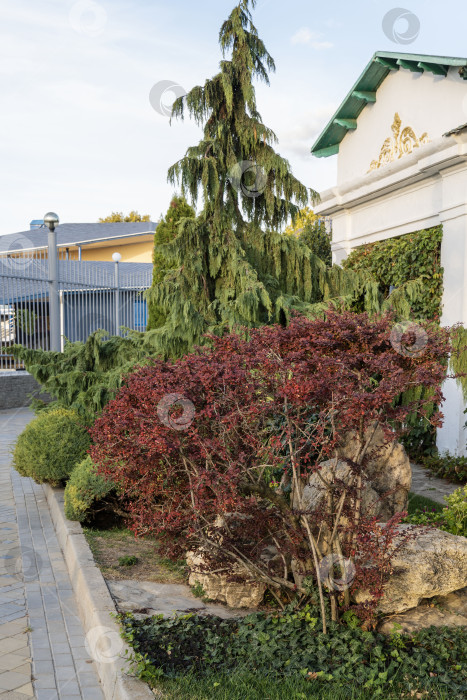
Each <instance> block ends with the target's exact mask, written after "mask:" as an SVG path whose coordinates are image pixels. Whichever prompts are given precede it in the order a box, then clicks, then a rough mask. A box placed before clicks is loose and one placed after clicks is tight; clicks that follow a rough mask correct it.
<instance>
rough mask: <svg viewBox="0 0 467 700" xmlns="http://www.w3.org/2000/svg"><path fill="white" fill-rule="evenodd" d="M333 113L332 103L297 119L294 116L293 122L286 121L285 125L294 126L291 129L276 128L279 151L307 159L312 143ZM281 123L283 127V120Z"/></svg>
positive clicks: (334, 108) (334, 109)
mask: <svg viewBox="0 0 467 700" xmlns="http://www.w3.org/2000/svg"><path fill="white" fill-rule="evenodd" d="M335 111H336V105H335V104H334V103H332V104H326V105H322V106H320V107H318V108H316V109H314V110H310V111H308V112H306V113H305V114H303V115H300V117H299V118H298V119H297V118H296V116H295V119H294V121H293V122H291V121H290V120H287V124H291V123H293V124H294V125H293V127H292V128H290V127H285V128H284V129H281V128H280V127H279V128H278V129H277V128H276V131H277V133H278V136H279V143H280V147H281V149H282V150H284V151H286V152H288V153H291V154H292V153H293V154H294V155H296V156H299V157H300V158H305V159H309V158H310V157H311V156H310V149H311V146H312V145H313V142H314V141H315V139H316V138H317V136H318V135H319V133H320V132H321V131H322V129H323V128H324V127H325V126H326V123H327V122H328V121H329V119H330V118H331V116H332V114H334V112H335ZM283 123H284V125H285V123H286V122H285V120H284V122H283Z"/></svg>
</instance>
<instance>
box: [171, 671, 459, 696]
mask: <svg viewBox="0 0 467 700" xmlns="http://www.w3.org/2000/svg"><path fill="white" fill-rule="evenodd" d="M158 689H160V690H161V692H162V694H163V697H164V698H167V699H168V700H175V699H176V700H305V699H306V700H308V698H310V699H316V700H371V698H373V697H375V698H376V697H382V696H381V695H376V694H374V693H372V692H371V691H370V690H367V689H361V690H358V689H355V688H352V687H349V688H348V689H344V688H339V687H337V686H336V685H334V684H332V683H323V682H318V681H308V680H306V679H305V678H303V677H301V676H292V677H290V678H285V679H282V680H278V679H277V678H268V677H267V676H266V677H265V676H259V675H254V674H247V673H244V674H241V673H238V674H232V675H229V676H226V675H212V676H209V678H203V679H197V678H194V677H192V676H183V677H179V678H177V679H176V680H166V681H163V682H161V683H160V684H159V685H158ZM404 697H417V695H416V694H414V695H410V694H409V693H408V692H406V694H404V693H403V692H402V691H400V690H397V691H393V692H391V691H390V690H389V688H388V690H387V691H384V700H400V698H404ZM418 697H421V698H427V700H428V694H424V695H423V694H419V695H418ZM449 697H450V696H449V694H447V693H446V692H445V691H443V690H441V689H440V690H439V691H434V692H433V691H430V695H429V700H448V698H449Z"/></svg>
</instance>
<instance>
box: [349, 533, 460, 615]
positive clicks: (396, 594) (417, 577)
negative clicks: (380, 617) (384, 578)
mask: <svg viewBox="0 0 467 700" xmlns="http://www.w3.org/2000/svg"><path fill="white" fill-rule="evenodd" d="M411 527H413V526H411V525H399V532H400V535H399V536H397V537H396V538H395V540H394V545H395V546H397V544H398V543H399V542H400V537H401V536H402V535H403V533H404V532H405V531H406V530H407V528H411ZM392 566H393V574H392V575H391V577H390V579H389V581H388V582H387V583H386V584H385V586H384V595H383V597H382V598H381V600H380V603H379V605H378V610H379V611H380V612H382V613H385V614H389V613H401V612H404V611H406V610H409V609H410V608H415V607H416V606H417V605H418V604H419V603H420V601H421V600H422V599H424V598H434V597H435V596H446V595H448V594H449V593H452V592H454V591H458V590H460V589H462V588H465V586H467V538H466V537H458V536H457V535H451V534H449V533H448V532H444V531H443V530H437V529H436V528H430V529H423V530H420V532H419V533H418V534H417V535H416V537H415V539H413V540H410V541H409V542H408V543H407V544H406V545H405V546H404V547H403V548H402V549H401V550H400V551H399V552H397V553H396V554H395V555H394V558H393V560H392ZM366 598H367V594H366V593H365V591H357V592H356V593H355V600H356V602H359V603H360V602H363V601H364V600H365V599H366Z"/></svg>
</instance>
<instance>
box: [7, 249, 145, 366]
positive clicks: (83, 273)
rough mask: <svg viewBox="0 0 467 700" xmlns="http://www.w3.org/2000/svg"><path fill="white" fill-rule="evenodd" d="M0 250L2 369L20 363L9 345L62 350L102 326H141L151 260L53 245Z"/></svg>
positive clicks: (113, 330)
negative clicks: (95, 256)
mask: <svg viewBox="0 0 467 700" xmlns="http://www.w3.org/2000/svg"><path fill="white" fill-rule="evenodd" d="M49 250H50V248H49V249H43V250H34V251H22V252H21V253H13V254H12V253H9V254H0V370H5V369H21V368H22V363H21V362H19V361H16V360H15V359H14V358H13V356H12V355H11V353H10V352H9V348H11V346H12V345H14V344H21V345H24V346H26V347H28V348H33V349H38V348H41V349H43V350H50V349H53V350H62V351H63V348H64V345H65V343H66V342H67V341H70V342H75V341H85V340H86V339H87V338H88V336H89V335H90V333H92V332H94V331H96V330H98V329H104V330H105V331H107V332H108V334H109V335H118V334H122V333H124V332H125V331H124V330H123V327H124V328H130V329H133V330H138V331H144V330H145V329H146V323H147V306H146V301H145V299H144V297H143V292H144V291H145V290H146V289H148V288H149V287H150V286H151V281H152V265H151V264H150V263H121V262H120V263H116V262H98V261H88V260H86V261H83V260H77V259H71V258H70V256H69V255H68V252H67V251H66V250H65V249H58V248H56V249H55V251H56V253H55V256H54V251H53V250H52V255H51V256H49Z"/></svg>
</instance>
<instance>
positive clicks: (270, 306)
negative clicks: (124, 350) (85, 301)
mask: <svg viewBox="0 0 467 700" xmlns="http://www.w3.org/2000/svg"><path fill="white" fill-rule="evenodd" d="M254 5H255V2H254V0H241V2H239V4H238V5H237V6H236V7H235V8H234V9H233V11H232V13H231V14H230V17H229V18H228V19H227V20H226V22H224V24H223V25H222V27H221V31H220V36H219V43H220V46H221V49H222V52H223V54H224V56H225V55H226V54H227V53H228V52H229V53H231V56H230V60H222V61H221V64H220V72H219V73H218V74H217V75H215V76H214V77H213V78H211V79H209V80H207V81H206V82H205V84H204V86H202V87H201V86H197V87H195V88H193V89H192V90H191V91H190V92H189V93H188V95H186V96H184V97H183V98H179V99H178V100H177V101H176V102H175V104H174V107H173V117H174V118H182V119H183V118H184V116H185V114H188V115H189V116H190V117H192V118H193V119H194V120H195V122H196V123H197V124H200V125H202V126H203V129H204V133H203V138H202V140H201V141H200V143H199V144H198V145H197V146H193V147H191V148H189V149H188V150H187V152H186V154H185V156H184V157H183V158H182V159H181V160H179V161H178V162H177V163H175V165H173V166H172V167H171V168H170V170H169V180H170V182H172V183H173V184H175V183H178V184H179V185H180V186H181V189H182V193H183V194H188V195H190V196H191V198H192V200H193V202H197V201H198V199H199V196H200V195H202V198H203V205H204V206H203V210H202V212H201V213H200V215H199V216H198V217H197V218H196V219H192V218H187V219H184V220H182V221H181V223H180V225H179V233H178V236H177V237H176V239H175V240H174V241H173V243H172V244H168V245H167V246H166V249H165V250H166V254H167V255H168V256H169V257H173V259H174V260H175V261H177V264H176V267H175V268H174V269H173V271H170V272H168V273H167V274H166V275H165V276H164V279H163V280H162V281H160V282H159V283H157V284H156V285H155V286H154V287H153V288H152V289H151V290H150V292H149V293H148V299H149V303H150V306H151V307H154V306H156V307H159V309H161V310H162V312H163V314H164V315H165V319H166V322H165V324H164V325H162V326H160V327H158V328H156V329H155V330H153V331H150V332H149V333H148V337H147V344H148V346H149V347H151V348H153V349H154V350H155V351H157V352H161V353H162V354H163V355H165V356H180V355H182V354H183V353H185V352H186V351H187V350H189V349H190V348H191V347H192V345H193V344H194V343H198V342H200V341H201V337H202V335H203V333H206V332H213V333H216V334H219V333H222V332H223V331H224V330H226V329H230V328H232V327H233V326H235V325H237V324H241V325H246V326H255V325H259V324H262V323H267V322H271V321H274V320H278V319H279V318H281V310H282V309H284V311H286V312H287V313H288V312H289V310H290V309H292V308H297V309H298V308H302V306H303V304H302V301H305V302H306V301H311V300H312V299H313V289H312V288H313V284H314V280H316V279H318V278H319V271H320V269H321V268H322V267H323V265H322V263H321V261H320V260H319V259H318V258H317V257H316V256H313V255H312V254H311V252H310V251H309V249H308V248H307V247H306V246H305V245H297V244H296V243H291V242H290V241H285V240H283V238H284V237H283V236H282V235H281V234H278V233H269V232H266V231H265V228H276V229H279V228H280V227H282V226H283V225H285V224H286V223H287V221H288V219H289V218H290V217H294V216H295V215H296V214H297V213H298V211H299V208H300V206H304V205H306V203H307V202H308V199H309V194H308V191H307V188H306V187H305V186H304V185H303V184H302V183H301V182H299V181H298V180H297V179H296V178H295V177H294V176H293V175H292V173H291V170H290V166H289V163H288V162H287V161H286V160H285V159H284V158H282V157H281V156H280V155H279V154H278V153H276V151H275V150H274V144H275V143H276V141H277V139H276V136H275V134H274V133H273V132H272V131H271V129H269V128H268V127H267V126H265V125H264V124H263V122H262V120H261V116H260V114H259V113H258V110H257V106H256V98H255V89H254V86H253V81H254V80H262V81H264V82H266V84H268V83H269V78H268V75H269V72H270V71H271V70H274V61H273V59H272V58H271V56H270V55H269V53H268V52H267V50H266V48H265V46H264V44H263V42H262V41H261V39H260V38H259V36H258V33H257V30H256V28H255V27H254V25H253V23H252V19H251V14H250V6H251V7H254ZM311 194H312V197H316V193H314V192H312V193H311ZM291 249H293V251H292V254H290V253H291ZM258 260H259V261H260V263H258ZM297 275H298V278H297ZM284 280H285V285H284Z"/></svg>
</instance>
